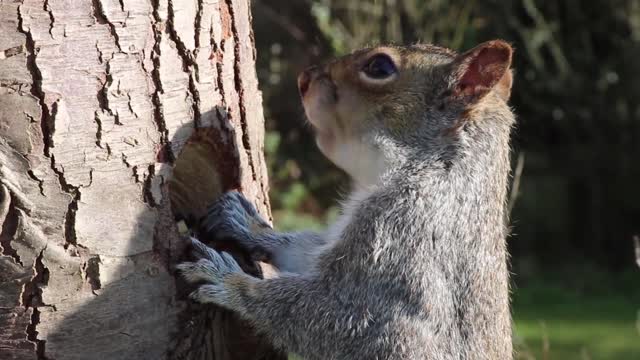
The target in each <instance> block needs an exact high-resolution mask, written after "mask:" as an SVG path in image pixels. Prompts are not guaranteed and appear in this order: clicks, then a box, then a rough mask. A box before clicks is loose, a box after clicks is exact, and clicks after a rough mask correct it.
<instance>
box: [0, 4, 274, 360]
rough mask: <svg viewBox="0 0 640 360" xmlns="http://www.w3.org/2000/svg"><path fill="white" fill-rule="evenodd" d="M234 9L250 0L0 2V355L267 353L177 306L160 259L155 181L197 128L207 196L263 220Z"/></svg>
mask: <svg viewBox="0 0 640 360" xmlns="http://www.w3.org/2000/svg"><path fill="white" fill-rule="evenodd" d="M250 17H251V15H250V11H249V7H248V0H226V1H225V0H218V1H216V0H184V1H175V0H174V1H171V0H150V1H148V0H147V1H145V0H118V1H116V0H93V1H89V0H84V1H79V0H24V1H21V2H20V1H10V0H0V225H1V232H0V358H2V359H35V358H38V359H58V360H61V359H83V360H84V359H162V358H188V359H194V358H198V359H240V358H242V359H254V358H255V359H258V358H280V357H282V356H281V355H280V354H278V353H276V352H274V351H273V350H271V349H270V348H269V347H268V345H266V344H261V343H260V341H259V340H258V339H256V338H254V337H251V336H247V334H246V330H238V329H244V327H243V325H242V324H239V323H238V322H237V321H236V320H235V319H234V318H233V316H232V315H230V314H228V313H226V312H222V311H220V310H215V309H211V308H204V309H201V308H195V309H193V310H189V309H187V308H189V306H188V302H186V301H185V300H184V298H183V297H180V296H177V295H176V285H175V282H174V277H173V273H172V271H171V264H172V263H173V262H174V261H175V260H176V259H179V258H180V257H181V256H182V249H183V244H184V241H183V238H182V237H181V235H180V234H179V232H178V231H177V227H176V223H175V221H174V214H173V213H172V209H171V203H170V201H169V196H168V191H169V190H168V185H167V184H168V183H169V181H170V180H171V179H172V176H173V173H174V167H173V163H174V160H175V159H178V160H180V154H181V150H182V148H183V146H184V144H185V143H186V142H187V140H188V139H189V138H190V137H191V136H192V133H194V131H195V132H200V130H197V129H201V128H209V130H208V131H206V132H203V133H201V134H200V135H199V136H203V135H202V134H205V135H206V136H209V138H208V141H210V142H213V143H215V144H216V147H215V148H214V150H216V153H215V154H211V157H210V158H208V159H210V161H211V162H212V163H214V166H215V167H216V168H217V169H218V171H219V173H220V174H219V175H220V179H221V180H220V182H219V186H220V188H218V189H216V191H217V193H219V192H221V191H224V190H227V189H230V188H237V189H241V190H242V191H243V192H244V194H245V195H246V196H248V197H249V198H251V199H253V200H254V201H255V203H256V206H257V207H258V209H259V210H260V211H261V212H262V213H263V214H264V215H265V216H266V217H267V218H269V202H268V197H267V189H268V185H267V176H266V167H265V162H264V158H263V154H262V148H263V135H264V128H263V117H262V110H261V107H262V105H261V98H260V93H259V91H258V88H257V79H256V73H255V51H254V45H253V34H252V32H251V27H250V21H251V18H250ZM202 161H206V160H202ZM185 309H187V310H185ZM212 319H213V320H212ZM222 325H224V327H222ZM234 331H242V332H243V333H242V334H237V333H234ZM240 335H243V336H240ZM239 339H240V340H241V341H240V340H239ZM253 350H255V351H253ZM256 353H259V354H260V355H255V354H256Z"/></svg>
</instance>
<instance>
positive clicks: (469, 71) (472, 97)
mask: <svg viewBox="0 0 640 360" xmlns="http://www.w3.org/2000/svg"><path fill="white" fill-rule="evenodd" d="M512 54H513V49H512V48H511V46H510V45H509V44H508V43H506V42H504V41H502V40H493V41H487V42H485V43H482V44H480V45H478V46H476V47H474V48H473V49H471V50H469V51H467V52H465V53H464V54H461V55H458V57H457V58H456V59H455V60H454V61H453V63H452V66H453V68H452V80H451V88H450V89H451V95H452V97H453V98H456V99H460V100H462V101H463V102H465V103H467V104H470V103H475V102H477V101H478V100H480V99H481V98H482V97H484V96H485V95H486V94H488V93H489V92H490V91H491V90H492V89H495V91H496V93H497V94H498V95H499V96H500V97H501V98H503V99H504V100H505V101H506V100H508V99H509V95H510V93H511V84H512V74H511V70H510V69H509V66H511V56H512Z"/></svg>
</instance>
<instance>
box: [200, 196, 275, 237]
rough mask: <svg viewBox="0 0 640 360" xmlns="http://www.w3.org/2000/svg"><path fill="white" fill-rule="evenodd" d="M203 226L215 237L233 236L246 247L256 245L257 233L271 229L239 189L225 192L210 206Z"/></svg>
mask: <svg viewBox="0 0 640 360" xmlns="http://www.w3.org/2000/svg"><path fill="white" fill-rule="evenodd" d="M203 227H204V228H205V230H206V231H207V233H208V234H209V235H211V236H213V237H214V238H218V239H223V238H231V239H233V240H236V241H238V242H239V244H240V245H241V246H244V247H246V248H251V247H253V246H255V244H254V243H255V242H256V241H255V239H254V237H255V236H254V235H255V234H257V233H259V232H260V231H261V230H264V229H271V227H270V226H269V224H268V223H267V222H266V221H264V219H262V217H261V216H260V214H258V211H257V210H256V208H255V207H254V206H253V204H251V202H250V201H249V200H247V199H246V198H245V197H244V196H243V195H242V194H240V193H239V192H237V191H229V192H227V193H225V194H223V195H222V196H220V198H218V200H216V202H215V203H213V204H212V205H211V206H210V207H209V210H208V212H207V215H206V218H205V219H204V221H203Z"/></svg>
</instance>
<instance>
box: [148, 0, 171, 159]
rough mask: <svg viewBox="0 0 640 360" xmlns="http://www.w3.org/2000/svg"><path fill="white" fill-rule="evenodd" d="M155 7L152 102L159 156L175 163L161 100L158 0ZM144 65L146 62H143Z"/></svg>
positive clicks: (160, 29)
mask: <svg viewBox="0 0 640 360" xmlns="http://www.w3.org/2000/svg"><path fill="white" fill-rule="evenodd" d="M152 5H153V24H152V27H153V35H154V44H153V50H152V51H151V61H152V63H153V70H151V74H150V75H151V79H152V81H153V85H154V87H155V89H154V92H153V94H152V98H151V102H152V103H153V119H154V121H155V123H156V127H157V129H158V132H159V133H160V151H159V152H158V154H162V157H163V160H165V161H168V162H173V160H174V159H175V156H174V154H173V150H172V149H171V142H170V141H169V130H168V129H167V123H166V121H165V119H164V112H163V106H162V100H161V99H160V94H162V93H164V89H163V88H162V80H161V78H160V55H161V50H160V45H161V41H162V31H163V30H164V26H163V25H162V19H161V18H160V14H158V8H159V4H158V0H153V1H152ZM142 63H144V62H142Z"/></svg>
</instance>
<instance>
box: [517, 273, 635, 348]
mask: <svg viewBox="0 0 640 360" xmlns="http://www.w3.org/2000/svg"><path fill="white" fill-rule="evenodd" d="M633 275H635V276H634V277H635V285H633V284H632V283H629V284H628V285H629V287H619V286H614V285H612V283H615V282H616V281H609V282H606V283H600V284H598V286H600V287H601V288H600V289H597V290H595V291H594V290H593V289H590V290H587V291H585V290H581V291H578V290H575V289H571V288H570V287H567V286H558V285H549V284H543V283H540V282H538V283H536V284H533V285H529V286H526V287H522V288H519V289H516V290H515V291H514V295H513V313H514V321H515V333H516V339H517V340H520V342H522V343H523V344H524V346H520V349H521V350H522V352H523V356H521V357H520V358H522V359H536V360H555V359H562V360H572V359H580V360H587V359H590V360H598V359H602V360H634V359H640V329H638V325H637V321H638V316H639V314H638V311H640V296H639V295H638V288H640V281H638V278H637V273H636V274H633ZM624 282H625V281H622V283H624ZM618 285H619V284H618ZM545 347H546V348H547V350H544V349H545Z"/></svg>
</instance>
